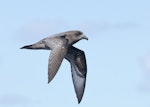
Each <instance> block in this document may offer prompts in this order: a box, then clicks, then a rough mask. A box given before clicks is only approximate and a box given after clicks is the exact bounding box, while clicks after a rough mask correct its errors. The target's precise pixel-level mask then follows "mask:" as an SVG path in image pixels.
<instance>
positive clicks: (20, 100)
mask: <svg viewBox="0 0 150 107" xmlns="http://www.w3.org/2000/svg"><path fill="white" fill-rule="evenodd" d="M34 102H35V101H33V100H31V99H29V98H28V97H25V96H23V95H18V94H7V95H3V96H1V97H0V105H1V106H2V105H3V106H21V107H22V106H23V107H24V106H27V105H29V104H34Z"/></svg>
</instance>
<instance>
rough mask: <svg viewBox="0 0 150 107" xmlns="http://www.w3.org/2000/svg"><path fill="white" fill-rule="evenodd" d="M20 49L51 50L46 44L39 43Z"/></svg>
mask: <svg viewBox="0 0 150 107" xmlns="http://www.w3.org/2000/svg"><path fill="white" fill-rule="evenodd" d="M20 49H47V50H49V49H50V48H49V47H47V46H46V45H45V44H44V43H41V42H37V43H35V44H32V45H26V46H23V47H21V48H20Z"/></svg>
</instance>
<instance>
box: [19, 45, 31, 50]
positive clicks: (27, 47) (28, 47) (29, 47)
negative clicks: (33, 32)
mask: <svg viewBox="0 0 150 107" xmlns="http://www.w3.org/2000/svg"><path fill="white" fill-rule="evenodd" d="M20 49H33V48H32V45H26V46H23V47H21V48H20Z"/></svg>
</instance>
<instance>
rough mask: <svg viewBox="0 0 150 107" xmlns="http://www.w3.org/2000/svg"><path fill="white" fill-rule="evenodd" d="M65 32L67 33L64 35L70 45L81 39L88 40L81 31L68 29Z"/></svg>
mask: <svg viewBox="0 0 150 107" xmlns="http://www.w3.org/2000/svg"><path fill="white" fill-rule="evenodd" d="M65 34H66V35H67V36H66V37H67V39H68V40H69V45H72V44H74V43H76V42H78V41H79V40H81V39H86V40H88V38H87V37H86V36H85V35H84V34H83V32H81V31H77V30H76V31H68V32H66V33H65Z"/></svg>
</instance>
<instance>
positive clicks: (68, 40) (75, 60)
mask: <svg viewBox="0 0 150 107" xmlns="http://www.w3.org/2000/svg"><path fill="white" fill-rule="evenodd" d="M81 39H86V40H88V38H87V37H86V36H85V35H84V34H83V32H81V31H78V30H73V31H67V32H62V33H59V34H55V35H52V36H49V37H47V38H44V39H42V40H40V41H39V42H37V43H34V44H32V45H26V46H23V47H21V48H20V49H35V50H36V49H45V50H51V53H50V57H49V62H48V83H50V82H51V80H52V79H53V78H54V76H55V75H56V73H57V71H58V69H59V68H60V65H61V63H62V61H63V59H64V58H65V59H67V60H68V61H69V62H70V65H71V73H72V80H73V84H74V88H75V92H76V96H77V99H78V103H80V102H81V99H82V97H83V93H84V89H85V83H86V74H87V64H86V57H85V54H84V51H82V50H80V49H78V48H76V47H74V46H72V45H73V44H75V43H76V42H78V41H79V40H81Z"/></svg>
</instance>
